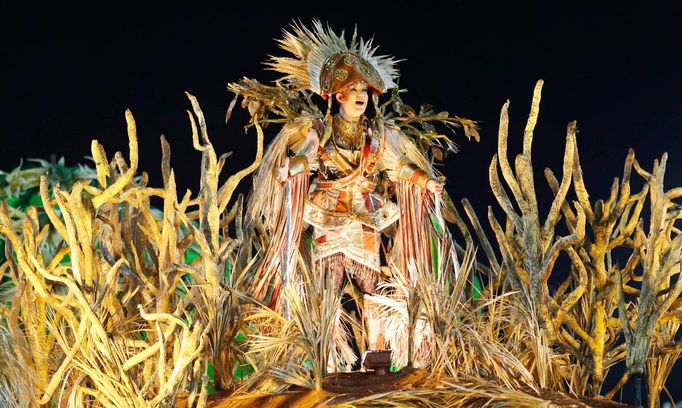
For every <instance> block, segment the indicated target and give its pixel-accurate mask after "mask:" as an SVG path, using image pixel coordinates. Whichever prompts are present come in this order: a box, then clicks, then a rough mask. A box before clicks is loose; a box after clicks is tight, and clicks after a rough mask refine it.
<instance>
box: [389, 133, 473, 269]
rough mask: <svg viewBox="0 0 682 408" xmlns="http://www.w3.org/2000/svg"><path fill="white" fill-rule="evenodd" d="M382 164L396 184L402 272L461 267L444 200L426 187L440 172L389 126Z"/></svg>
mask: <svg viewBox="0 0 682 408" xmlns="http://www.w3.org/2000/svg"><path fill="white" fill-rule="evenodd" d="M385 137H386V139H385V143H386V148H385V150H384V156H383V158H382V162H381V164H382V167H383V170H385V171H386V173H387V175H388V177H389V178H390V179H391V180H392V181H393V182H394V183H395V185H396V196H397V201H398V208H399V209H400V217H399V225H398V236H397V239H396V242H395V245H394V249H393V254H392V258H393V260H394V261H395V262H396V264H397V265H400V269H401V272H402V273H403V275H404V276H406V277H408V278H409V279H410V281H414V279H415V278H416V277H417V276H420V275H423V274H426V273H434V274H436V276H441V275H442V274H443V273H447V272H454V273H455V274H456V273H457V272H458V270H459V265H458V262H457V256H456V254H455V251H454V246H453V242H452V238H451V236H450V233H449V231H448V229H447V226H446V225H445V221H444V220H443V217H442V215H441V204H442V202H441V199H440V198H438V197H436V196H434V195H433V194H432V193H430V192H428V191H427V190H426V182H427V181H428V180H429V179H430V178H431V177H435V176H437V175H438V173H437V172H436V171H435V170H434V169H433V166H431V164H430V163H429V161H428V159H427V158H426V157H425V156H424V155H423V154H422V153H421V152H420V151H419V149H418V148H417V146H415V144H414V143H412V141H411V140H410V139H409V138H408V137H407V136H405V135H404V134H403V133H401V132H400V131H399V130H398V129H397V128H395V127H392V126H388V125H387V126H386V130H385Z"/></svg>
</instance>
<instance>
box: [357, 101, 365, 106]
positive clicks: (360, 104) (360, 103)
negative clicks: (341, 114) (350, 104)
mask: <svg viewBox="0 0 682 408" xmlns="http://www.w3.org/2000/svg"><path fill="white" fill-rule="evenodd" d="M355 104H356V105H358V106H365V101H355Z"/></svg>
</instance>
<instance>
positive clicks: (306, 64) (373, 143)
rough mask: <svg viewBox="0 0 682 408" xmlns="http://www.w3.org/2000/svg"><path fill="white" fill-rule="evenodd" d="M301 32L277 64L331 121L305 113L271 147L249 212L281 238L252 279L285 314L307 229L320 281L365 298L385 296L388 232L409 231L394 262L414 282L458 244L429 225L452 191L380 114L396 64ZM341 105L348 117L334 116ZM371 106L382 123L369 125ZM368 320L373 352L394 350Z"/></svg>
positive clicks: (325, 34)
mask: <svg viewBox="0 0 682 408" xmlns="http://www.w3.org/2000/svg"><path fill="white" fill-rule="evenodd" d="M292 28H293V30H292V32H286V31H285V33H284V38H283V39H281V40H279V45H280V47H281V48H283V49H284V50H286V51H288V52H290V53H291V54H293V57H273V58H272V59H271V61H270V62H269V63H268V65H269V67H270V68H271V69H273V70H275V71H277V72H280V73H283V74H285V75H286V76H285V77H284V78H283V79H282V80H280V81H281V82H282V83H286V84H287V85H286V86H287V88H286V89H287V90H288V93H291V89H294V90H297V91H300V92H301V93H302V94H303V95H308V94H309V93H310V92H312V93H314V94H317V95H319V96H321V97H322V98H323V99H324V100H326V102H327V112H326V115H324V116H322V115H316V114H315V112H314V111H311V110H305V109H301V111H300V115H298V116H297V117H295V118H294V119H293V120H290V121H289V123H287V124H285V125H284V127H283V129H282V131H281V132H280V133H279V134H278V135H277V137H276V138H275V139H274V140H273V141H272V143H271V144H270V145H269V146H268V148H267V150H266V153H265V155H264V157H263V162H262V164H261V167H260V168H259V170H258V171H257V173H256V175H255V177H254V192H253V193H252V195H251V197H250V200H249V204H248V210H247V214H248V216H249V219H250V220H252V221H254V222H256V223H261V225H263V227H264V229H265V230H266V231H267V233H268V234H269V235H270V236H271V239H270V244H269V246H268V248H267V250H266V254H265V256H264V258H263V260H262V261H261V263H260V266H259V269H258V272H257V273H256V275H255V277H254V279H253V280H252V292H253V294H254V295H256V296H257V297H259V298H261V299H264V300H266V301H269V303H270V305H271V307H275V308H280V309H281V308H282V307H283V306H282V303H281V302H282V300H281V295H280V291H281V286H282V279H283V278H284V279H285V280H286V276H283V273H282V271H294V270H295V269H296V268H295V265H296V260H295V259H296V256H293V255H292V251H296V250H298V249H299V247H302V246H304V245H305V244H303V243H301V236H302V235H303V234H304V231H305V228H306V226H305V224H308V225H311V226H312V237H311V238H312V240H313V243H314V245H313V249H312V256H311V258H312V263H313V265H314V267H315V268H317V270H318V271H320V272H321V276H325V277H326V279H328V280H329V282H331V283H332V285H333V287H334V288H335V289H336V290H337V291H338V293H340V292H341V291H342V290H343V288H344V286H345V282H346V281H347V279H346V277H347V278H348V279H349V280H351V281H354V283H355V284H356V285H357V286H358V287H359V289H360V290H361V291H362V292H363V294H364V295H365V297H367V296H368V295H372V294H374V293H375V292H376V290H377V285H378V283H379V282H380V277H381V256H380V247H381V232H382V231H384V230H386V228H387V227H389V226H390V225H392V224H394V223H396V222H397V221H399V225H398V228H397V236H396V237H395V238H394V241H393V246H392V251H391V254H390V257H391V258H392V259H394V260H395V261H396V263H397V264H398V266H397V267H398V269H400V270H399V271H398V273H402V274H404V275H405V276H406V277H408V278H414V276H415V275H416V274H419V273H430V272H431V271H432V268H433V265H432V261H433V259H434V257H433V254H432V253H431V252H432V251H433V248H434V245H432V244H433V242H432V241H433V240H440V241H447V240H448V239H449V235H448V234H447V233H444V232H443V229H442V228H440V229H438V228H434V226H433V225H432V218H431V217H430V216H429V213H432V214H433V213H434V212H439V210H438V208H437V207H438V206H437V205H436V204H435V203H436V201H437V197H438V196H440V195H441V194H442V193H443V183H442V182H441V181H440V180H439V179H438V178H437V175H436V173H435V171H434V169H433V168H432V166H431V164H430V163H429V161H428V160H427V159H426V157H425V156H424V155H423V154H422V153H421V152H420V151H419V150H418V148H417V147H416V146H415V144H414V143H413V142H412V140H411V139H410V138H409V137H407V136H406V135H405V134H403V133H402V132H401V131H400V129H399V127H398V126H396V125H395V124H393V123H391V122H390V121H387V120H385V119H384V118H383V117H382V116H381V109H380V108H379V106H378V97H379V95H381V94H383V93H385V92H386V91H387V90H389V89H392V88H396V87H397V85H396V82H395V81H396V79H397V76H398V72H397V70H396V68H395V63H396V61H395V60H394V59H393V58H392V57H388V56H377V55H375V51H376V48H373V47H372V46H371V41H370V42H366V41H363V40H362V39H360V40H359V41H358V40H357V37H356V35H355V34H354V35H353V38H352V40H351V42H350V44H348V43H347V42H346V40H345V38H344V36H343V33H342V34H341V36H337V35H336V34H335V33H334V32H333V31H331V29H329V28H324V27H323V26H322V25H321V24H320V23H319V22H317V21H316V22H314V24H313V28H312V29H308V28H306V27H302V26H299V25H294V26H293V27H292ZM231 89H232V90H234V91H235V92H238V93H242V94H243V95H245V99H246V101H245V102H246V103H245V104H246V105H248V106H249V109H250V110H251V111H252V113H253V112H254V111H257V110H258V109H262V108H263V104H267V103H269V104H270V105H273V104H274V103H273V100H272V99H270V101H266V100H264V99H266V98H265V97H263V98H260V97H258V96H257V95H258V94H259V92H260V94H261V95H265V94H272V92H270V90H271V89H270V88H268V89H266V87H265V86H263V85H260V84H259V83H257V82H255V81H251V82H248V83H246V82H242V83H240V84H239V85H237V84H231ZM246 95H249V97H248V98H247V96H246ZM259 99H263V100H259ZM300 99H301V100H302V99H303V98H300ZM305 99H307V100H308V101H309V98H305ZM293 101H294V100H293V99H292V100H291V101H290V100H288V99H287V100H285V101H280V102H281V104H282V109H284V110H290V109H295V107H296V106H298V105H297V103H294V102H293ZM333 101H336V102H337V103H338V113H337V114H336V115H333V116H332V115H331V111H332V103H333ZM370 102H372V103H373V104H374V110H375V114H376V116H375V118H373V119H370V118H368V117H366V116H365V112H366V110H367V108H368V105H369V103H370ZM471 123H473V122H471ZM386 179H388V180H389V181H390V182H392V183H394V184H395V191H396V196H397V198H398V204H396V203H394V202H392V201H391V200H390V199H389V192H388V191H386V188H385V186H386V184H387V183H386V182H385V181H386ZM285 183H286V189H287V194H285V193H284V190H285V189H284V188H283V185H284V184H285ZM439 248H447V250H446V252H447V253H444V254H441V256H440V259H439V261H438V262H440V263H441V264H443V265H445V264H448V265H449V266H450V267H455V268H456V267H457V261H456V257H455V256H454V251H453V250H452V245H451V243H449V242H447V243H446V245H440V246H439ZM284 275H285V274H284ZM366 314H367V313H366ZM365 318H366V319H367V320H368V321H367V324H366V326H367V330H368V333H367V337H368V342H369V348H370V349H377V348H383V341H382V336H381V333H380V332H381V325H380V324H379V322H377V321H372V319H373V316H371V313H370V316H365Z"/></svg>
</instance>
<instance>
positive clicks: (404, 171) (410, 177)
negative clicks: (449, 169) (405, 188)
mask: <svg viewBox="0 0 682 408" xmlns="http://www.w3.org/2000/svg"><path fill="white" fill-rule="evenodd" d="M384 132H385V139H384V143H385V148H384V151H383V156H382V159H381V161H380V163H379V168H380V169H381V170H386V174H387V175H388V178H389V179H391V181H393V182H395V181H396V180H406V181H409V182H410V183H412V184H417V185H419V186H420V187H422V188H426V182H427V181H428V180H429V178H431V177H436V176H438V175H439V174H438V173H437V172H436V171H435V169H433V166H431V163H429V160H428V159H427V158H426V156H424V155H423V154H422V153H421V152H420V151H419V149H418V148H417V146H415V144H414V143H412V141H411V140H410V138H409V137H407V136H405V134H403V133H402V132H401V131H400V130H399V129H398V128H396V127H394V126H391V125H388V124H387V125H386V127H385V131H384Z"/></svg>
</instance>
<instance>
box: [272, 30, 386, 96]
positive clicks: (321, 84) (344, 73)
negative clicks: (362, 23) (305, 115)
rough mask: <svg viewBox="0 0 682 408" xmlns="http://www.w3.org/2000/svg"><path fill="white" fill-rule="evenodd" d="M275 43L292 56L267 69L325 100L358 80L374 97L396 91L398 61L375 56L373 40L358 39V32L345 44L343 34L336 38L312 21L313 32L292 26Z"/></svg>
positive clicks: (276, 59)
mask: <svg viewBox="0 0 682 408" xmlns="http://www.w3.org/2000/svg"><path fill="white" fill-rule="evenodd" d="M277 42H278V44H279V46H280V48H282V49H283V50H285V51H288V52H290V53H291V54H293V55H294V56H293V57H271V58H270V61H268V62H267V63H266V65H268V66H269V67H270V68H271V69H272V70H274V71H277V72H281V73H282V74H285V76H284V78H283V79H285V80H288V81H291V82H292V83H295V84H296V85H297V86H298V87H299V88H301V89H307V90H310V91H312V92H315V93H316V94H318V95H321V96H322V97H324V98H326V97H328V96H329V95H332V94H334V93H336V92H340V91H342V90H343V89H344V88H345V87H347V86H348V85H350V84H352V83H353V82H356V81H359V80H363V81H365V82H367V85H368V87H369V88H371V89H372V90H374V92H375V93H377V94H381V93H384V92H386V90H387V89H391V88H395V87H397V85H396V83H395V80H396V79H397V78H398V69H397V68H396V66H395V65H396V63H397V62H398V61H396V60H395V59H394V58H393V57H392V56H389V55H376V51H377V49H378V48H379V47H373V46H372V39H369V40H367V41H365V40H364V39H362V38H359V39H358V36H357V29H355V30H354V31H353V37H352V38H351V41H350V44H348V43H347V42H346V38H345V35H344V31H341V35H337V34H336V33H335V32H334V31H333V30H332V29H331V28H330V27H329V26H327V27H326V28H325V27H323V26H322V23H321V22H320V21H319V20H313V24H312V28H307V27H305V26H303V25H302V24H300V23H294V24H292V25H291V31H287V30H284V36H283V38H282V39H280V40H277Z"/></svg>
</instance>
